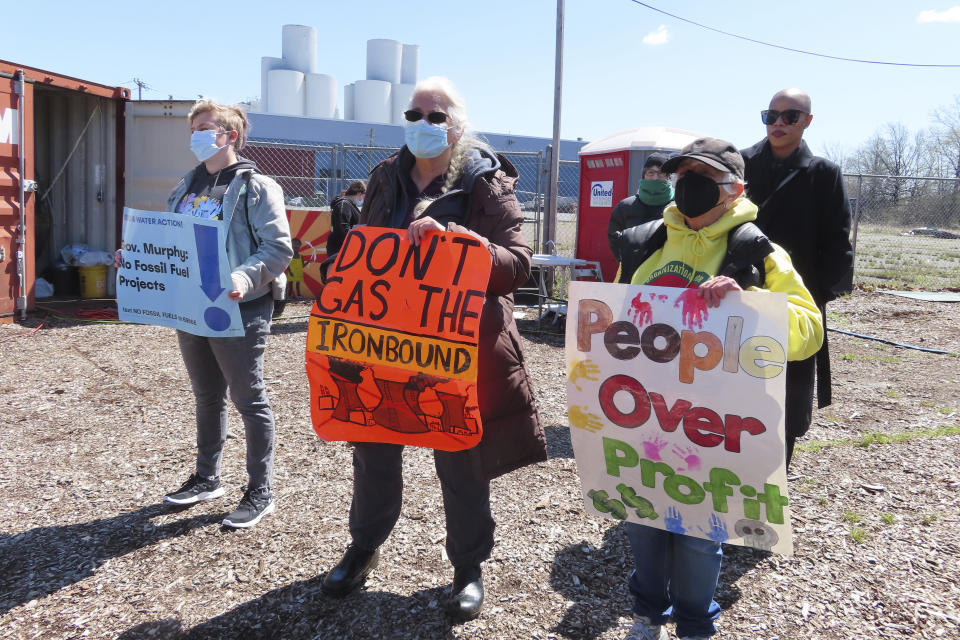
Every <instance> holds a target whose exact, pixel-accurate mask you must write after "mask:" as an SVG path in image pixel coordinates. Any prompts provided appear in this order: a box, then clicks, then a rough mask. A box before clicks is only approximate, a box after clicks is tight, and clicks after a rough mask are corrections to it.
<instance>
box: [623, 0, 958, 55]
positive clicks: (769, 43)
mask: <svg viewBox="0 0 960 640" xmlns="http://www.w3.org/2000/svg"><path fill="white" fill-rule="evenodd" d="M630 2H633V3H634V4H638V5H640V6H641V7H646V8H647V9H651V10H653V11H656V12H657V13H662V14H663V15H665V16H670V17H671V18H675V19H677V20H680V21H682V22H686V23H688V24H692V25H694V26H696V27H700V28H701V29H706V30H708V31H713V32H715V33H720V34H723V35H725V36H730V37H731V38H737V39H738V40H746V41H747V42H753V43H754V44H762V45H763V46H765V47H773V48H774V49H782V50H784V51H792V52H794V53H802V54H804V55H807V56H817V57H818V58H829V59H831V60H843V61H844V62H862V63H864V64H884V65H890V66H895V67H939V68H958V67H960V64H915V63H911V62H882V61H880V60H861V59H859V58H844V57H841V56H830V55H827V54H825V53H816V52H814V51H805V50H803V49H793V48H791V47H784V46H782V45H779V44H773V43H772V42H764V41H763V40H756V39H754V38H748V37H746V36H741V35H737V34H736V33H730V32H729V31H724V30H722V29H717V28H715V27H711V26H709V25H705V24H700V23H699V22H694V21H693V20H688V19H687V18H683V17H681V16H678V15H674V14H672V13H669V12H667V11H664V10H663V9H658V8H656V7H654V6H651V5H649V4H647V3H645V2H640V1H639V0H630Z"/></svg>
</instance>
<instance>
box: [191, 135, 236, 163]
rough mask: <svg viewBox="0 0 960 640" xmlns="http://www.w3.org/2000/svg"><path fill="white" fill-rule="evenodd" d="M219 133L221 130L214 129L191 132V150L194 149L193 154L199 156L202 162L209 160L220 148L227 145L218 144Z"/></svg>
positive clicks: (198, 158)
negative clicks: (219, 145) (220, 145)
mask: <svg viewBox="0 0 960 640" xmlns="http://www.w3.org/2000/svg"><path fill="white" fill-rule="evenodd" d="M218 135H220V132H219V131H216V130H214V129H205V130H203V131H194V132H193V133H191V134H190V151H193V155H195V156H197V160H199V161H200V162H203V161H204V160H209V159H210V158H212V157H213V156H215V155H216V154H217V152H218V151H220V149H223V148H224V147H226V146H227V145H223V147H218V146H217V136H218Z"/></svg>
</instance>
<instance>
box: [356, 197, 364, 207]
mask: <svg viewBox="0 0 960 640" xmlns="http://www.w3.org/2000/svg"><path fill="white" fill-rule="evenodd" d="M362 206H363V198H360V199H359V200H357V209H359V208H360V207H362Z"/></svg>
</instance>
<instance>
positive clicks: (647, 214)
mask: <svg viewBox="0 0 960 640" xmlns="http://www.w3.org/2000/svg"><path fill="white" fill-rule="evenodd" d="M666 161H667V157H666V156H665V155H663V154H662V153H656V152H654V153H652V154H650V156H649V157H648V158H647V161H646V162H644V163H643V179H642V180H640V185H639V186H638V188H637V195H635V196H630V197H629V198H625V199H624V200H622V201H621V202H620V203H619V204H618V205H617V206H616V207H614V208H613V211H612V212H611V213H610V224H609V225H608V226H607V240H608V241H609V242H610V251H612V252H613V257H614V258H616V259H617V262H620V248H619V247H618V246H617V245H618V241H619V239H620V234H622V233H623V231H624V230H626V229H629V228H630V227H635V226H637V225H638V224H643V223H644V222H650V221H651V220H659V219H660V218H662V217H663V208H664V207H665V206H667V204H668V203H669V202H670V201H671V200H673V184H672V183H671V182H670V176H668V175H667V174H665V173H661V172H660V167H662V166H663V163H664V162H666Z"/></svg>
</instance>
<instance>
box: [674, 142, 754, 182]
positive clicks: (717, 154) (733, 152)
mask: <svg viewBox="0 0 960 640" xmlns="http://www.w3.org/2000/svg"><path fill="white" fill-rule="evenodd" d="M686 158H691V159H693V160H699V161H700V162H703V163H704V164H708V165H710V166H711V167H713V168H714V169H719V170H720V171H729V172H730V173H732V174H733V175H735V176H737V177H738V178H740V179H741V180H742V179H743V156H741V155H740V152H739V151H737V148H736V147H735V146H733V143H732V142H727V141H726V140H721V139H719V138H697V139H696V140H694V141H693V142H691V143H690V144H688V145H687V146H685V147H684V148H683V149H681V150H680V155H677V156H673V157H672V158H670V159H669V160H667V161H666V162H664V163H663V166H662V167H661V168H660V170H661V171H663V172H664V173H676V171H677V167H678V166H680V163H681V162H683V161H684V159H686Z"/></svg>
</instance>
